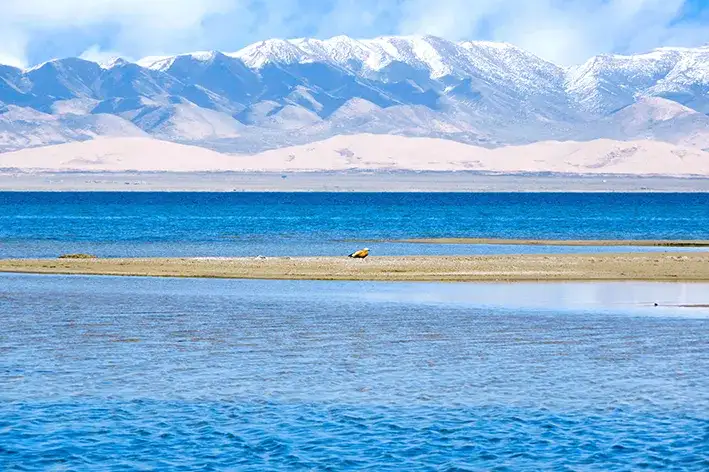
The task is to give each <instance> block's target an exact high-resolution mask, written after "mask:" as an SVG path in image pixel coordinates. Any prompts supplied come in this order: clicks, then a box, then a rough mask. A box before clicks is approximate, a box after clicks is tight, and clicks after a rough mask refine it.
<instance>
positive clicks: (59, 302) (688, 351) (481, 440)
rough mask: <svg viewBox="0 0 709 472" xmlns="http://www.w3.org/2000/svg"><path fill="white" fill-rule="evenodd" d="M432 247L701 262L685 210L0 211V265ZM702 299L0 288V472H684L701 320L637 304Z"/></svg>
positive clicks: (690, 452) (511, 201)
mask: <svg viewBox="0 0 709 472" xmlns="http://www.w3.org/2000/svg"><path fill="white" fill-rule="evenodd" d="M456 236H461V237H462V236H467V237H507V238H567V239H583V238H592V239H605V238H610V239H615V238H617V239H627V238H630V239H632V238H637V239H654V238H661V239H665V238H667V239H709V195H701V194H684V195H674V194H648V195H641V194H627V195H622V194H585V195H584V194H303V193H298V194H273V193H263V194H245V193H231V194H205V193H191V194H190V193H145V194H141V193H0V257H55V256H57V255H58V254H61V253H65V252H92V253H96V254H98V255H101V256H230V255H240V256H252V255H258V254H263V255H314V254H323V255H328V254H340V255H342V254H345V253H347V252H349V251H350V250H352V249H353V248H357V247H360V246H361V245H362V244H365V243H361V242H352V241H348V240H353V239H357V240H362V239H364V240H367V239H370V240H379V239H395V238H415V237H456ZM366 245H368V246H369V247H370V248H372V249H373V253H374V254H426V253H427V254H443V253H490V252H553V251H584V252H585V251H590V250H593V251H612V250H617V248H554V247H551V248H545V247H524V246H509V247H506V246H456V245H453V246H443V245H414V244H401V243H382V242H367V243H366ZM629 249H630V250H632V248H622V250H623V251H626V250H629ZM637 250H653V249H652V248H637ZM655 250H663V249H662V248H657V249H655ZM708 297H709V286H708V285H706V284H637V283H631V284H627V283H615V284H601V283H586V284H514V285H505V284H435V283H433V284H424V283H419V284H405V283H364V282H307V281H290V282H289V281H240V280H209V279H204V280H200V279H192V280H188V279H184V280H180V279H152V278H130V277H126V278H115V277H82V276H74V277H68V276H33V275H10V274H0V471H3V472H4V470H77V471H82V470H88V471H94V470H253V471H262V470H301V469H302V470H363V469H364V470H392V471H399V470H413V471H418V470H421V471H424V470H451V471H452V470H510V471H518V470H530V471H537V470H560V471H561V470H563V471H567V470H574V471H581V470H583V471H586V470H598V471H615V470H618V471H621V470H623V471H624V470H641V469H646V470H677V471H694V470H697V471H699V470H702V471H704V470H708V469H709V459H707V457H709V376H708V375H707V372H709V347H708V346H709V310H707V309H701V308H673V307H654V303H655V302H659V303H660V304H662V305H673V304H674V305H676V304H683V303H709V298H708Z"/></svg>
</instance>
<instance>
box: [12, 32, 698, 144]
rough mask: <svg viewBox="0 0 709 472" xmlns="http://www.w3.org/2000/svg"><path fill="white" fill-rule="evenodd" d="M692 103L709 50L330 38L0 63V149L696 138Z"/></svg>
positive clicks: (695, 112)
mask: <svg viewBox="0 0 709 472" xmlns="http://www.w3.org/2000/svg"><path fill="white" fill-rule="evenodd" d="M18 110H23V112H22V113H20V112H19V111H18ZM707 112H709V47H702V48H660V49H657V50H654V51H651V52H649V53H645V54H637V55H632V56H621V55H600V56H596V57H593V58H591V59H589V60H588V61H586V62H585V63H584V64H582V65H579V66H577V67H573V68H564V67H560V66H558V65H555V64H552V63H550V62H548V61H545V60H543V59H541V58H539V57H537V56H534V55H533V54H531V53H529V52H527V51H524V50H522V49H520V48H518V47H516V46H514V45H511V44H507V43H492V42H486V41H464V42H452V41H447V40H445V39H442V38H438V37H434V36H420V37H419V36H407V37H395V36H390V37H379V38H374V39H364V40H357V39H352V38H348V37H345V36H338V37H334V38H331V39H327V40H319V39H310V38H301V39H291V40H282V39H271V40H266V41H261V42H258V43H255V44H252V45H250V46H247V47H246V48H244V49H242V50H240V51H237V52H232V53H222V52H218V51H204V52H195V53H188V54H181V55H177V56H165V57H150V58H144V59H141V60H140V61H138V62H137V63H131V62H128V61H125V60H121V59H119V60H114V61H112V62H110V63H106V64H98V63H94V62H90V61H86V60H83V59H78V58H66V59H59V60H52V61H48V62H46V63H43V64H40V65H38V66H35V67H33V68H30V69H26V70H21V69H17V68H13V67H9V66H0V151H2V150H9V149H18V148H22V147H31V146H37V145H43V144H52V143H62V142H70V141H75V140H84V139H90V138H92V137H94V136H132V135H143V134H146V133H147V134H148V135H151V136H154V137H158V138H161V139H168V140H172V141H176V142H189V143H193V144H197V145H200V146H204V147H211V148H215V149H220V150H226V151H232V152H233V151H243V150H256V149H259V150H262V149H270V148H278V147H282V146H287V145H292V144H296V143H306V142H310V141H315V140H322V139H325V138H328V137H331V136H334V135H338V134H345V135H348V134H358V133H375V134H397V135H402V136H428V137H437V138H445V139H450V140H455V141H459V142H463V143H468V144H475V145H481V146H485V147H500V146H506V145H521V144H528V143H533V142H537V141H544V140H594V139H599V138H611V139H618V140H633V139H646V138H649V139H656V140H660V141H665V142H669V143H674V144H682V145H686V146H692V147H696V148H699V149H704V148H707V147H709V139H708V138H707V131H708V130H707V128H708V127H709V124H708V123H707V115H706V114H707ZM108 116H111V117H112V118H110V119H109V118H108Z"/></svg>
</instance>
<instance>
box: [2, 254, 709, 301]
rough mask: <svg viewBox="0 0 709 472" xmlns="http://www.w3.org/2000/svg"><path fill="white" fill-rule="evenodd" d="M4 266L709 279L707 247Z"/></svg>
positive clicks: (278, 275)
mask: <svg viewBox="0 0 709 472" xmlns="http://www.w3.org/2000/svg"><path fill="white" fill-rule="evenodd" d="M0 272H13V273H34V274H67V275H69V274H74V275H112V276H147V277H196V278H232V279H279V280H360V281H410V282H415V281H420V282H546V281H550V282H551V281H555V282H562V281H664V282H667V281H674V282H709V253H701V252H693V253H672V252H663V253H618V254H549V255H499V256H382V257H370V258H368V259H365V260H358V259H348V258H347V257H293V258H290V257H257V258H243V257H242V258H214V257H211V258H209V257H202V258H134V259H5V260H0ZM708 298H709V295H708Z"/></svg>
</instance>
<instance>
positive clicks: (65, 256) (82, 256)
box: [59, 254, 98, 259]
mask: <svg viewBox="0 0 709 472" xmlns="http://www.w3.org/2000/svg"><path fill="white" fill-rule="evenodd" d="M59 259H98V256H94V255H93V254H62V255H61V256H59Z"/></svg>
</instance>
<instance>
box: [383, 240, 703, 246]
mask: <svg viewBox="0 0 709 472" xmlns="http://www.w3.org/2000/svg"><path fill="white" fill-rule="evenodd" d="M387 242H397V243H418V244H473V245H483V244H485V245H510V246H635V247H638V246H642V247H648V246H654V247H709V241H707V240H701V239H693V240H686V241H682V240H669V239H667V240H665V239H639V240H628V239H622V240H620V239H618V240H614V239H568V240H565V239H504V238H502V239H499V238H421V239H397V240H394V241H387Z"/></svg>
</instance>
